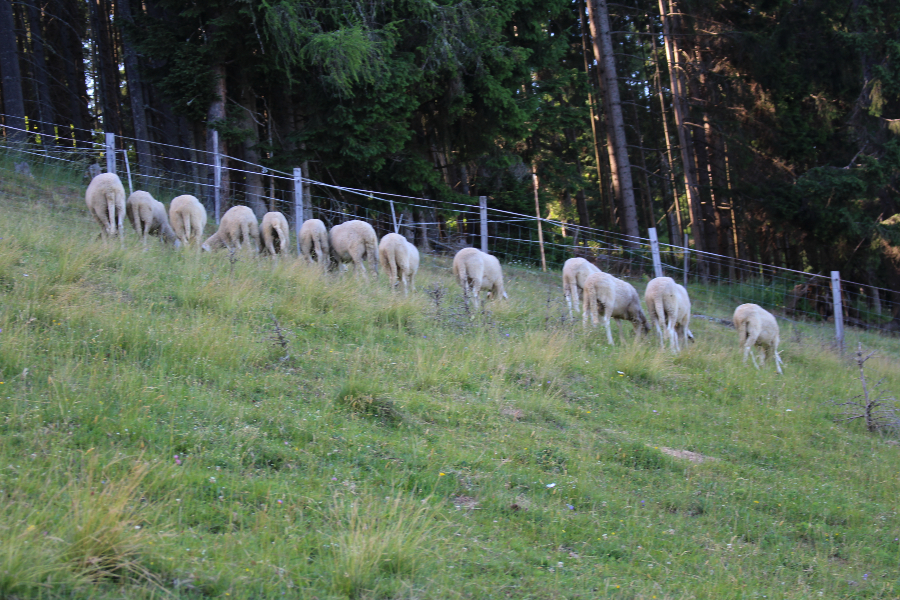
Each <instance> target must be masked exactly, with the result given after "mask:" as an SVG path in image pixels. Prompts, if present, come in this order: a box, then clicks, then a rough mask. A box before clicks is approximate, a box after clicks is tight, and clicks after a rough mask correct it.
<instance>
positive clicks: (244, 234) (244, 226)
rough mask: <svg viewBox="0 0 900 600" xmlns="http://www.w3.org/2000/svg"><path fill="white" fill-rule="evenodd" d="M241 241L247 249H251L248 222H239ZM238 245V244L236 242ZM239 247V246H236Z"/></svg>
mask: <svg viewBox="0 0 900 600" xmlns="http://www.w3.org/2000/svg"><path fill="white" fill-rule="evenodd" d="M241 239H242V241H243V243H245V244H247V247H248V248H251V249H252V248H253V245H252V244H251V243H250V240H251V238H250V223H249V222H248V221H242V222H241ZM238 243H240V242H238ZM238 247H240V246H238Z"/></svg>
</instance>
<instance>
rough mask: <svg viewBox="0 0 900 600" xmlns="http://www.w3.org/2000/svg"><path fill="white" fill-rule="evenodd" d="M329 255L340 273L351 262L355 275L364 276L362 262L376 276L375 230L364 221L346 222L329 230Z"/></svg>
mask: <svg viewBox="0 0 900 600" xmlns="http://www.w3.org/2000/svg"><path fill="white" fill-rule="evenodd" d="M328 243H329V245H330V246H331V255H332V256H333V257H334V260H335V261H336V262H337V264H338V268H339V270H341V271H344V270H346V268H347V266H346V263H348V262H351V261H352V262H353V265H354V268H355V270H356V272H357V273H360V272H361V273H362V274H363V276H364V277H368V276H367V275H366V267H365V265H364V264H363V261H364V260H367V261H368V262H369V266H370V267H371V268H372V270H374V271H375V276H376V277H377V276H378V236H377V235H375V230H374V229H372V226H371V225H369V224H368V223H366V222H365V221H347V222H346V223H341V224H340V225H335V226H334V227H332V228H331V232H329V234H328Z"/></svg>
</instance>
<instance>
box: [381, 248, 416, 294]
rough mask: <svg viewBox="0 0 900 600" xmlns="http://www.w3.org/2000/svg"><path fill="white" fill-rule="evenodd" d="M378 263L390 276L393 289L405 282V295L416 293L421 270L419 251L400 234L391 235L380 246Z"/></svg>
mask: <svg viewBox="0 0 900 600" xmlns="http://www.w3.org/2000/svg"><path fill="white" fill-rule="evenodd" d="M378 262H379V264H380V265H381V268H382V270H383V271H384V272H385V273H387V274H388V280H389V281H390V284H391V288H396V287H397V286H398V285H399V284H400V282H403V293H404V295H409V288H412V290H413V291H416V286H415V283H414V281H413V280H414V278H415V276H416V271H418V270H419V250H418V248H416V247H415V246H414V245H413V244H410V243H409V241H408V240H407V239H406V238H405V237H403V236H402V235H400V234H399V233H389V234H387V235H386V236H384V237H383V238H381V242H379V244H378Z"/></svg>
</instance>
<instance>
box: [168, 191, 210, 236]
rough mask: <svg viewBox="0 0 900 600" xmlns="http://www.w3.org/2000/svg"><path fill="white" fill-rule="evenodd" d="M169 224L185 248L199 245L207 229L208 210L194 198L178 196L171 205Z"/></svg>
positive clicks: (187, 195) (186, 195)
mask: <svg viewBox="0 0 900 600" xmlns="http://www.w3.org/2000/svg"><path fill="white" fill-rule="evenodd" d="M169 223H170V224H171V225H172V229H174V230H175V235H176V236H178V239H179V240H180V241H181V244H182V245H183V246H187V245H188V244H196V245H199V244H200V242H201V240H203V229H204V228H205V227H206V209H205V208H204V207H203V205H202V204H201V203H200V201H199V200H197V198H195V197H194V196H191V195H189V194H185V195H184V196H178V197H176V198H175V199H174V200H172V203H171V204H169Z"/></svg>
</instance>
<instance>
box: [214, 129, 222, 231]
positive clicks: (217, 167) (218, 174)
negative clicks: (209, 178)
mask: <svg viewBox="0 0 900 600" xmlns="http://www.w3.org/2000/svg"><path fill="white" fill-rule="evenodd" d="M212 139H213V149H214V154H213V173H214V175H213V202H214V207H215V213H216V225H218V224H219V220H220V219H221V216H222V215H221V212H222V194H221V190H220V189H219V188H221V187H222V157H221V156H219V132H218V131H216V130H215V129H213V132H212Z"/></svg>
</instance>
